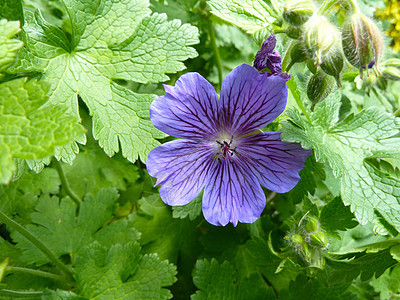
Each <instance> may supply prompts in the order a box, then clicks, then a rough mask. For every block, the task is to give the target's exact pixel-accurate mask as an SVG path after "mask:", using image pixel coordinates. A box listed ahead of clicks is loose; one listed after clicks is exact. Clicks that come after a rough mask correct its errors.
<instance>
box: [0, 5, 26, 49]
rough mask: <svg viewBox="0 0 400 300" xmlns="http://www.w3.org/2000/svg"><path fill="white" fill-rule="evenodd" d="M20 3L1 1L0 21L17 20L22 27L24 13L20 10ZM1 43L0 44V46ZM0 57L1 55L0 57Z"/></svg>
mask: <svg viewBox="0 0 400 300" xmlns="http://www.w3.org/2000/svg"><path fill="white" fill-rule="evenodd" d="M21 2H22V1H21V0H13V1H7V0H5V1H4V0H3V1H1V2H0V19H7V20H19V21H20V22H21V23H22V25H24V13H23V10H22V3H21ZM0 26H1V25H0ZM1 44H2V43H1V42H0V45H1ZM0 57H1V55H0Z"/></svg>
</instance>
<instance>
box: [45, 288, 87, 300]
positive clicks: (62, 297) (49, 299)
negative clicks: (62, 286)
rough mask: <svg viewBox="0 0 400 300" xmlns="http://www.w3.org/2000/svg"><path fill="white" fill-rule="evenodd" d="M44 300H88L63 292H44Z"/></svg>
mask: <svg viewBox="0 0 400 300" xmlns="http://www.w3.org/2000/svg"><path fill="white" fill-rule="evenodd" d="M41 299H42V300H87V298H84V297H79V296H78V295H77V294H75V293H73V292H70V291H63V290H58V289H57V290H56V291H52V290H47V289H46V290H44V291H43V295H42V298H41Z"/></svg>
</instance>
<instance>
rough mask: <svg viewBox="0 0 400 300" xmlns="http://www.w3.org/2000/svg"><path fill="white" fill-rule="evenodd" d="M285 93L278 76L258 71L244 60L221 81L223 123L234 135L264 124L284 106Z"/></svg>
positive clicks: (250, 130) (248, 131) (273, 117)
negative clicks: (244, 62) (243, 62)
mask: <svg viewBox="0 0 400 300" xmlns="http://www.w3.org/2000/svg"><path fill="white" fill-rule="evenodd" d="M287 95H288V92H287V87H286V81H285V79H283V78H282V77H280V76H267V75H266V74H259V73H258V71H257V70H256V69H255V68H254V67H251V66H249V65H246V64H243V65H240V66H238V67H237V68H235V69H234V70H233V71H232V72H230V73H229V74H228V76H226V78H225V79H224V81H223V82H222V88H221V102H222V103H221V105H222V115H223V116H224V121H223V123H224V127H225V128H227V129H230V132H229V134H231V135H233V136H235V137H240V136H243V135H246V134H249V133H252V132H254V131H256V130H258V129H260V128H262V127H264V126H265V125H267V124H269V123H270V122H271V121H273V120H274V119H276V118H277V117H278V116H279V115H280V114H281V113H282V112H283V111H284V110H285V107H286V101H287Z"/></svg>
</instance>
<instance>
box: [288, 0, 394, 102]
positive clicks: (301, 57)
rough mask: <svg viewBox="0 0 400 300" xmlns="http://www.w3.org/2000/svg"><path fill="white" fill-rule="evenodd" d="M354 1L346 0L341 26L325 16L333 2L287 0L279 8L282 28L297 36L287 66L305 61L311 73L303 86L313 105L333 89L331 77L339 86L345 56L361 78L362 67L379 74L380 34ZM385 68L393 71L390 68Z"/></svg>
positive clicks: (381, 42)
mask: <svg viewBox="0 0 400 300" xmlns="http://www.w3.org/2000/svg"><path fill="white" fill-rule="evenodd" d="M355 1H356V0H347V2H348V4H349V6H348V9H349V13H348V14H347V17H346V20H345V21H344V23H343V25H342V29H341V30H340V29H339V27H338V26H337V25H335V24H333V23H332V22H331V21H330V19H329V18H328V17H327V13H328V12H329V11H330V10H331V9H332V7H333V6H329V7H324V6H322V7H320V8H317V7H316V5H315V3H316V1H315V3H314V1H312V0H287V2H286V4H285V6H284V8H283V12H282V19H283V20H284V21H285V24H286V25H285V24H283V28H285V30H284V32H285V33H286V34H287V35H288V36H289V37H292V38H295V37H294V33H296V36H297V37H298V38H296V40H295V41H293V42H292V46H291V49H290V58H291V61H290V63H289V65H288V68H287V70H289V69H290V67H291V66H292V65H293V64H295V63H297V62H303V61H306V63H307V66H308V67H309V69H310V71H311V72H312V73H313V74H314V75H313V76H312V77H311V78H310V80H309V81H308V86H307V91H308V96H309V98H310V100H311V101H312V103H313V105H315V103H317V102H319V101H322V100H323V99H324V98H326V96H327V95H328V94H329V93H330V92H331V91H332V90H333V85H332V82H333V81H332V78H334V79H335V81H336V83H337V85H338V86H339V87H340V86H341V83H340V73H341V72H342V69H343V67H344V61H345V59H346V60H347V61H348V62H349V63H350V64H351V65H353V66H354V67H356V68H357V69H358V70H359V72H360V77H361V78H363V72H364V70H366V72H367V75H368V76H369V69H371V68H373V69H374V71H375V74H379V70H378V61H379V59H380V57H381V55H382V52H383V38H382V34H381V31H380V30H379V28H378V27H377V25H376V24H375V23H374V21H372V20H371V19H370V18H368V17H367V16H365V15H364V14H362V13H361V12H360V11H359V9H358V6H357V3H356V2H355ZM327 3H328V2H327ZM329 3H333V2H329ZM341 7H345V6H341ZM285 26H286V27H285ZM387 72H394V69H392V70H390V69H389V70H388V71H387ZM331 77H332V78H331ZM321 89H324V90H323V91H321ZM312 90H313V91H312ZM317 90H318V91H317Z"/></svg>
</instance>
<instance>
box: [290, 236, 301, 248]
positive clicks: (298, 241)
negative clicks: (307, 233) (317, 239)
mask: <svg viewBox="0 0 400 300" xmlns="http://www.w3.org/2000/svg"><path fill="white" fill-rule="evenodd" d="M290 240H291V241H292V242H293V243H294V244H295V245H302V244H303V242H304V240H303V237H302V236H301V235H300V234H293V235H292V236H291V237H290Z"/></svg>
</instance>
